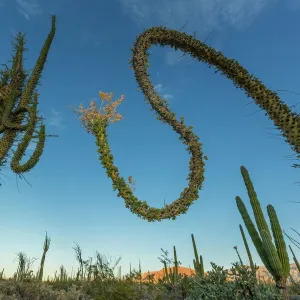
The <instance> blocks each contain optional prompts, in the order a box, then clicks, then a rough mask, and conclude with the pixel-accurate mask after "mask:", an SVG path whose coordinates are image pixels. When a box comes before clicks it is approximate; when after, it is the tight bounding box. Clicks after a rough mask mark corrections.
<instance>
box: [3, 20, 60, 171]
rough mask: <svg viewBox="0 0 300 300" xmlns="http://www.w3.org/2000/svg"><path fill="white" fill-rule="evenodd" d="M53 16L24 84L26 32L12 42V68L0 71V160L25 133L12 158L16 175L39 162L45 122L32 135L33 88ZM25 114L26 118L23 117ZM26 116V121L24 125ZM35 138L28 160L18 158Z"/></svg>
mask: <svg viewBox="0 0 300 300" xmlns="http://www.w3.org/2000/svg"><path fill="white" fill-rule="evenodd" d="M55 20H56V19H55V16H52V28H51V31H50V33H49V35H48V37H47V39H46V41H45V43H44V46H43V48H42V50H41V53H40V56H39V58H38V60H37V62H36V65H35V67H34V69H33V71H32V74H31V76H30V78H29V79H28V81H27V83H26V84H25V79H26V77H27V76H28V74H27V73H26V72H25V71H24V69H23V52H24V50H25V48H24V45H25V40H24V37H25V35H22V34H21V33H19V34H18V36H17V37H16V41H17V42H16V44H15V45H14V48H15V49H14V50H15V55H14V56H13V61H12V67H11V69H8V68H7V66H6V65H5V67H6V69H5V70H4V71H1V78H0V134H3V135H2V137H1V139H0V161H1V162H4V161H6V160H7V157H8V152H9V150H10V149H11V148H12V146H13V143H14V142H15V141H16V140H17V135H18V134H19V133H23V132H24V133H25V134H24V136H23V138H22V141H21V142H20V143H19V144H18V147H17V149H16V151H15V152H14V154H13V156H12V159H11V164H10V166H11V170H12V171H13V172H15V173H17V174H20V173H24V172H28V171H30V170H31V169H32V168H33V167H34V166H35V165H36V164H37V163H38V161H39V159H40V157H41V155H42V153H43V151H44V145H45V139H46V134H45V125H41V127H40V130H39V132H38V135H35V132H36V131H35V128H36V125H37V122H38V121H39V120H40V119H41V118H40V117H37V104H38V93H37V92H36V91H35V88H36V86H37V84H38V81H39V79H40V77H41V73H42V71H43V68H44V65H45V62H46V59H47V56H48V52H49V49H50V46H51V43H52V40H53V38H54V35H55ZM26 114H28V117H26ZM26 119H28V122H27V124H23V125H22V122H23V121H24V120H26ZM34 138H38V142H37V145H36V148H35V150H34V152H33V154H32V156H31V157H30V158H29V159H28V161H27V162H25V163H23V164H21V163H20V161H21V159H22V157H23V156H24V154H25V150H26V149H27V147H28V145H29V143H30V141H31V140H32V139H34Z"/></svg>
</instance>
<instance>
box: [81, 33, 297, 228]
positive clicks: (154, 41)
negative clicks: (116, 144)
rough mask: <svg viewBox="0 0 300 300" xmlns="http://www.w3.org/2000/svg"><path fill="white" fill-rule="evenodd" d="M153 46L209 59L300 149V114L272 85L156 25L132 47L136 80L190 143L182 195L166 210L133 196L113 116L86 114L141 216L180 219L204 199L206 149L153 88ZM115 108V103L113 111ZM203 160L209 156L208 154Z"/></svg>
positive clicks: (104, 159) (109, 169) (105, 160)
mask: <svg viewBox="0 0 300 300" xmlns="http://www.w3.org/2000/svg"><path fill="white" fill-rule="evenodd" d="M152 45H160V46H171V47H172V48H174V49H175V50H177V49H180V50H181V51H183V52H184V53H189V54H190V55H191V56H192V57H193V58H195V59H197V60H198V61H199V62H204V63H206V64H208V65H209V67H212V66H213V67H215V68H216V69H217V70H220V71H221V73H222V74H223V75H225V76H226V77H227V78H229V79H230V80H232V82H233V84H234V85H235V86H236V87H237V88H240V89H243V90H244V91H245V93H246V95H247V96H248V97H252V98H253V100H254V101H255V103H256V104H257V105H258V106H259V107H260V108H261V109H263V110H265V111H266V114H267V115H269V118H270V119H271V120H273V123H274V124H275V126H276V127H277V128H278V129H280V130H281V132H282V135H283V136H284V137H285V141H287V142H288V143H289V144H290V145H291V147H292V149H293V150H294V151H296V152H297V153H300V116H298V115H297V114H296V113H293V112H291V110H290V109H289V107H288V106H287V105H286V104H284V103H283V102H282V101H281V100H280V98H279V97H278V95H277V94H276V93H274V92H272V91H270V90H269V89H267V88H266V87H265V86H264V85H263V84H262V82H260V81H259V80H258V79H257V78H256V77H254V76H252V75H250V74H249V73H248V71H247V70H246V69H244V68H243V67H242V66H241V65H240V64H239V63H238V62H237V61H236V60H234V59H228V58H226V57H225V56H223V54H222V53H221V52H218V51H216V50H215V49H213V48H211V47H209V46H207V45H206V44H204V43H202V42H201V41H199V40H197V39H196V38H195V37H193V36H190V35H187V34H185V33H183V32H179V31H176V30H171V29H167V28H165V27H151V28H150V29H147V30H146V31H144V32H143V33H142V34H141V35H139V36H138V37H137V40H136V42H135V43H134V45H133V49H132V59H130V63H132V69H133V70H134V75H135V78H136V81H137V83H138V85H139V89H141V91H142V93H143V95H144V96H145V100H146V101H147V102H148V103H149V104H150V106H151V110H152V109H153V110H155V112H156V113H157V115H158V116H157V119H158V120H160V121H162V122H163V123H168V124H169V125H170V126H171V127H172V129H173V130H174V131H175V132H176V133H178V135H179V139H180V140H181V141H182V143H183V144H185V145H187V148H186V150H187V151H188V152H189V153H190V154H191V158H190V162H189V170H190V172H189V175H188V177H187V179H188V187H186V188H185V189H184V190H183V191H182V192H181V194H180V196H179V198H178V199H177V200H175V201H174V202H172V203H171V204H170V205H166V206H165V207H162V208H154V207H150V206H149V205H148V204H147V202H145V201H140V200H139V199H138V198H137V197H135V196H134V195H133V192H132V190H131V188H130V187H129V185H128V184H127V183H126V182H125V180H124V178H123V177H121V176H120V175H119V169H118V168H117V167H116V166H115V165H114V159H113V156H112V154H111V151H110V148H109V144H108V140H107V134H106V128H107V126H108V122H109V119H108V118H106V117H103V116H99V114H97V113H95V112H91V113H90V114H89V113H87V114H85V116H84V118H86V121H88V126H87V128H88V131H90V132H92V133H93V134H94V135H95V137H96V144H97V146H98V150H97V151H98V152H99V154H100V161H101V163H102V165H103V167H104V168H105V169H106V174H107V175H108V176H109V177H110V178H111V179H112V182H113V189H114V190H116V189H117V190H118V191H119V193H118V197H120V196H121V197H122V198H123V199H124V200H125V206H126V207H127V208H129V209H130V210H131V212H133V213H134V214H137V215H138V216H139V217H140V218H142V219H146V220H148V221H149V222H153V221H161V220H162V219H167V218H168V219H171V218H172V219H173V220H175V219H176V217H177V216H179V215H180V214H185V213H186V212H187V210H188V208H189V207H190V206H191V204H192V203H193V202H194V201H195V200H197V199H198V198H199V195H198V191H199V189H201V188H202V183H203V181H204V166H205V163H204V161H203V153H202V147H201V143H200V142H199V137H198V136H196V135H195V134H194V133H193V131H192V126H189V127H187V126H186V125H185V124H184V117H180V119H181V120H180V121H178V120H177V118H176V116H175V113H172V112H171V110H170V109H169V107H168V103H167V101H166V100H165V99H162V98H161V97H160V96H159V95H158V94H157V93H156V92H155V90H154V87H153V85H152V84H151V81H150V78H149V74H148V72H147V69H148V67H149V62H148V55H149V53H148V49H149V48H150V47H151V46H152ZM113 109H115V107H111V109H110V112H111V111H112V110H113ZM204 159H207V157H205V156H204Z"/></svg>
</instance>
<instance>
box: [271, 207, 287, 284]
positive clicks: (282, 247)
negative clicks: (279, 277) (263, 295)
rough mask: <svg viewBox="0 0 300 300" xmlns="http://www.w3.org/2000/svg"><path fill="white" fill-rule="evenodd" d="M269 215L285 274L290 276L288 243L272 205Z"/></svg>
mask: <svg viewBox="0 0 300 300" xmlns="http://www.w3.org/2000/svg"><path fill="white" fill-rule="evenodd" d="M267 211H268V215H269V218H270V223H271V229H272V232H273V236H274V242H275V246H276V249H277V253H278V256H279V259H280V262H281V264H282V268H283V275H284V277H286V278H287V277H288V276H289V274H290V262H289V257H288V253H287V250H286V244H285V241H284V238H283V234H282V229H281V226H280V224H279V221H278V218H277V214H276V211H275V209H274V207H273V206H272V205H268V206H267Z"/></svg>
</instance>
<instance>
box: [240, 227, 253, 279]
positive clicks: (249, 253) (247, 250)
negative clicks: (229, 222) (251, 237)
mask: <svg viewBox="0 0 300 300" xmlns="http://www.w3.org/2000/svg"><path fill="white" fill-rule="evenodd" d="M239 227H240V231H241V235H242V238H243V241H244V245H245V248H246V252H247V255H248V258H249V263H250V267H251V270H252V273H253V275H254V276H256V268H255V266H254V263H253V260H252V255H251V252H250V249H249V246H248V243H247V239H246V236H245V233H244V230H243V227H242V225H241V224H240V226H239Z"/></svg>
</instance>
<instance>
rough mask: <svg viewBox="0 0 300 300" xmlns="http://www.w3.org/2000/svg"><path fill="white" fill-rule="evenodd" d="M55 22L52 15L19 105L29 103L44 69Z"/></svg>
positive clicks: (54, 17) (54, 29)
mask: <svg viewBox="0 0 300 300" xmlns="http://www.w3.org/2000/svg"><path fill="white" fill-rule="evenodd" d="M55 23H56V16H52V26H51V30H50V33H49V34H48V37H47V39H46V41H45V43H44V46H43V48H42V50H41V52H40V56H39V58H38V59H37V62H36V64H35V66H34V69H33V71H32V74H31V76H30V78H29V80H28V82H27V84H26V86H25V88H24V92H23V93H22V96H21V100H20V102H19V107H23V106H25V105H26V104H27V103H29V101H30V99H31V98H32V96H33V91H34V89H35V87H36V85H37V84H38V81H39V79H40V77H41V74H42V71H43V69H44V65H45V63H46V59H47V56H48V52H49V50H50V46H51V44H52V41H53V39H54V36H55V31H56V26H55Z"/></svg>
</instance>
